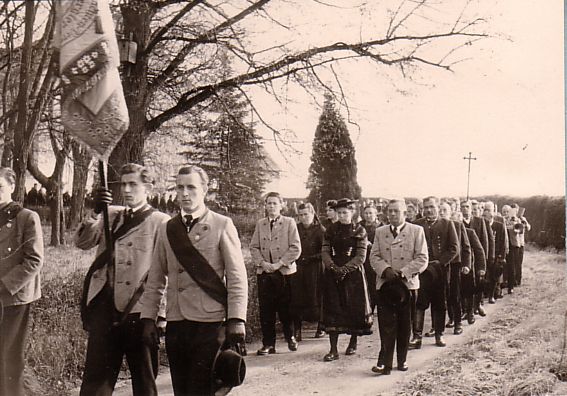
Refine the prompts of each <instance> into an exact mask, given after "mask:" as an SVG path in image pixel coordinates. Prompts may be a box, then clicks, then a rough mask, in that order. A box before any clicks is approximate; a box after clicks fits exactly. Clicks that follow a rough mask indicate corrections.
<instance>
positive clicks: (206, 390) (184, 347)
mask: <svg viewBox="0 0 567 396" xmlns="http://www.w3.org/2000/svg"><path fill="white" fill-rule="evenodd" d="M221 329H222V322H210V323H205V322H193V321H189V320H181V321H171V322H167V330H166V333H165V349H166V351H167V359H168V361H169V369H170V373H171V383H172V385H173V393H174V394H175V395H176V396H209V395H212V394H213V393H214V391H215V389H214V382H213V376H212V369H213V363H214V361H215V356H216V354H217V351H218V349H219V347H220V342H219V332H220V331H221Z"/></svg>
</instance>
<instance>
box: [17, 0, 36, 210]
mask: <svg viewBox="0 0 567 396" xmlns="http://www.w3.org/2000/svg"><path fill="white" fill-rule="evenodd" d="M34 19H35V12H34V2H33V0H26V14H25V33H24V42H23V44H22V60H21V62H20V84H19V90H18V105H17V109H18V121H17V124H16V131H15V132H14V151H13V164H12V166H13V170H14V173H15V174H16V189H15V191H14V200H16V201H20V202H23V200H24V195H25V192H26V170H27V160H28V152H29V149H30V140H31V136H29V135H28V133H27V129H28V128H27V113H28V111H27V110H28V95H29V87H30V78H32V76H31V75H30V73H29V72H30V69H31V67H30V65H31V56H32V41H33V22H34Z"/></svg>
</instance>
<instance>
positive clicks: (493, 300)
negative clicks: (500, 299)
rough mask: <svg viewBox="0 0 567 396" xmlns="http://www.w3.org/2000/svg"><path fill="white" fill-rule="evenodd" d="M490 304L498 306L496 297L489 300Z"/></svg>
mask: <svg viewBox="0 0 567 396" xmlns="http://www.w3.org/2000/svg"><path fill="white" fill-rule="evenodd" d="M488 303H489V304H496V300H495V299H494V297H490V298H489V299H488Z"/></svg>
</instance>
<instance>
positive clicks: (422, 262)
mask: <svg viewBox="0 0 567 396" xmlns="http://www.w3.org/2000/svg"><path fill="white" fill-rule="evenodd" d="M387 214H388V220H389V221H390V224H389V225H385V226H382V227H380V228H378V229H377V230H376V236H375V238H374V244H373V245H372V246H373V248H372V252H371V253H370V265H371V266H372V268H373V269H374V270H375V271H376V275H377V279H376V288H377V289H378V292H377V293H378V327H379V331H380V338H381V339H382V350H381V351H380V357H381V358H379V359H378V364H377V365H376V366H374V367H372V371H373V372H375V373H377V374H382V375H388V374H390V371H391V370H392V361H393V358H394V345H396V344H397V346H396V349H397V359H398V370H401V371H406V370H407V369H408V367H407V364H406V357H407V353H408V345H409V339H410V333H411V320H410V318H411V311H412V308H413V309H415V302H416V298H417V292H418V289H419V274H420V273H421V272H423V271H424V270H425V269H426V268H427V262H428V260H429V258H428V253H427V243H426V240H425V233H424V231H423V228H422V227H420V226H418V225H414V224H411V223H406V221H405V219H406V215H407V207H406V203H405V201H403V200H401V199H400V200H398V199H396V200H392V201H390V203H389V204H388V207H387Z"/></svg>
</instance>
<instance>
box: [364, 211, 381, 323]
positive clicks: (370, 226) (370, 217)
mask: <svg viewBox="0 0 567 396" xmlns="http://www.w3.org/2000/svg"><path fill="white" fill-rule="evenodd" d="M362 216H363V217H364V219H363V220H362V221H361V222H360V223H359V224H360V225H361V226H363V227H364V229H365V230H366V237H367V238H368V245H367V246H366V260H365V261H364V272H365V275H366V283H367V284H368V294H369V295H370V306H371V307H372V313H374V307H375V306H376V303H377V302H376V272H375V271H374V269H372V267H371V266H370V251H371V250H372V244H373V243H374V235H375V234H376V228H378V227H380V226H381V225H382V223H381V222H380V221H379V220H378V211H377V210H376V207H375V206H374V205H368V206H366V207H365V208H364V211H363V212H362Z"/></svg>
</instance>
